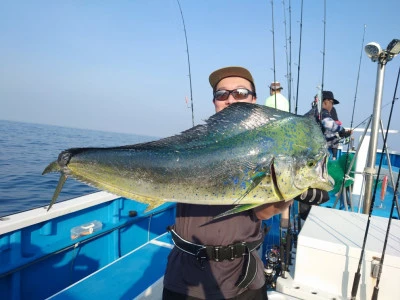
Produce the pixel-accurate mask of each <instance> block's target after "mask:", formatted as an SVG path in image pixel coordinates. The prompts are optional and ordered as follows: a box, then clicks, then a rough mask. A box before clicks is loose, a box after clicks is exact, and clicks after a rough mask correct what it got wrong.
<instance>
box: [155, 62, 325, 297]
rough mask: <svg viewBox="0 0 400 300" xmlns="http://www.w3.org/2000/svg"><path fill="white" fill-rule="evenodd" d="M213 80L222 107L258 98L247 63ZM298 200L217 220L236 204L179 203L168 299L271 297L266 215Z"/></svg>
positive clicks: (215, 101) (320, 197)
mask: <svg viewBox="0 0 400 300" xmlns="http://www.w3.org/2000/svg"><path fill="white" fill-rule="evenodd" d="M209 82H210V85H211V87H212V89H213V104H214V107H215V111H216V112H219V111H221V110H223V109H225V108H226V107H228V106H229V105H231V104H232V103H235V102H247V103H256V100H257V97H256V88H255V85H254V80H253V77H252V75H251V73H250V72H249V71H248V70H247V69H245V68H242V67H226V68H222V69H219V70H216V71H214V72H213V73H211V75H210V77H209ZM310 190H314V191H315V192H316V193H317V194H318V200H321V201H327V200H329V196H328V193H327V192H325V191H322V190H318V189H309V190H308V191H310ZM308 191H306V192H305V193H303V194H307V192H308ZM303 194H302V196H303ZM296 199H297V198H296ZM308 200H310V199H307V198H306V201H308ZM292 201H293V200H290V201H282V202H276V203H270V204H264V205H261V206H259V207H257V208H254V209H251V210H248V211H244V212H240V213H236V214H233V215H229V216H226V217H224V218H221V219H217V220H213V218H214V217H215V216H217V215H219V214H220V213H222V212H225V211H226V210H228V209H230V208H232V207H234V206H232V205H196V204H185V203H177V204H176V218H175V225H174V226H172V227H170V228H169V229H170V233H171V236H172V239H173V241H174V244H175V247H174V248H173V249H172V250H171V252H170V254H169V256H168V263H167V267H166V271H165V275H164V290H163V299H164V300H166V299H174V300H179V299H191V300H194V299H255V300H256V299H267V292H266V288H265V275H264V266H263V263H262V261H261V259H260V257H259V254H258V252H257V251H256V249H257V248H258V247H259V245H260V244H261V243H262V241H263V239H264V234H263V229H262V226H261V224H262V221H261V220H264V219H268V218H270V217H272V216H273V215H275V214H279V213H280V212H281V211H282V210H283V209H285V208H286V207H288V206H289V205H290V204H291V203H292Z"/></svg>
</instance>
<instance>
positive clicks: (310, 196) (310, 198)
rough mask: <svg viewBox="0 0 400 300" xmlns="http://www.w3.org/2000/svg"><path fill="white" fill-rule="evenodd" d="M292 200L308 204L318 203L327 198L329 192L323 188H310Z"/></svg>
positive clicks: (323, 201) (325, 200)
mask: <svg viewBox="0 0 400 300" xmlns="http://www.w3.org/2000/svg"><path fill="white" fill-rule="evenodd" d="M294 200H297V201H300V202H301V203H306V204H309V205H319V204H322V203H325V202H327V201H328V200H329V194H328V192H327V191H324V190H320V189H313V188H310V189H308V190H307V191H305V192H304V193H303V194H301V195H299V196H297V197H295V198H294Z"/></svg>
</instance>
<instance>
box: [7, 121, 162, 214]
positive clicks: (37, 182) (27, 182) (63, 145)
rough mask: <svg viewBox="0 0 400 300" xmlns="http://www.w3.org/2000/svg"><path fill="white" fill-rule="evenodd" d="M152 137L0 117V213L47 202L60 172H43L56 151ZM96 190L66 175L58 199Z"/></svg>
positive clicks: (145, 139)
mask: <svg viewBox="0 0 400 300" xmlns="http://www.w3.org/2000/svg"><path fill="white" fill-rule="evenodd" d="M154 139H156V138H154V137H148V136H138V135H132V134H123V133H112V132H103V131H94V130H85V129H76V128H67V127H59V126H51V125H39V124H30V123H21V122H11V121H3V120H0V201H1V202H0V217H2V216H6V215H10V214H13V213H16V212H20V211H25V210H29V209H32V208H37V207H41V206H45V205H48V204H49V203H50V200H51V197H52V196H53V193H54V190H55V188H56V186H57V182H58V179H59V176H60V175H59V173H50V174H46V175H42V172H43V170H44V168H45V167H46V166H47V165H48V164H49V163H50V162H52V161H54V160H56V159H57V156H58V154H59V153H60V152H61V151H62V150H65V149H67V148H72V147H92V146H93V147H111V146H122V145H129V144H136V143H139V142H145V141H150V140H154ZM95 191H97V190H96V189H94V188H91V187H88V186H87V185H84V184H82V183H79V182H77V181H75V180H73V179H68V180H67V182H66V184H65V185H64V187H63V189H62V191H61V193H60V196H59V198H58V200H57V201H65V200H68V199H71V198H73V197H76V196H79V195H84V194H88V193H93V192H95Z"/></svg>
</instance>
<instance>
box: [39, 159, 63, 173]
mask: <svg viewBox="0 0 400 300" xmlns="http://www.w3.org/2000/svg"><path fill="white" fill-rule="evenodd" d="M60 171H61V168H60V166H59V164H58V162H57V161H53V162H52V163H50V164H49V165H48V166H47V167H46V168H45V169H44V171H43V173H42V175H44V174H47V173H51V172H60Z"/></svg>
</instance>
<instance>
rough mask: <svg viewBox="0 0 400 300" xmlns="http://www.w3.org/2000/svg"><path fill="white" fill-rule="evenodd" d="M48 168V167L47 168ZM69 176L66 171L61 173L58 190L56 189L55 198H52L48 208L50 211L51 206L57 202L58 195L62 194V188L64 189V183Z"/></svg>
mask: <svg viewBox="0 0 400 300" xmlns="http://www.w3.org/2000/svg"><path fill="white" fill-rule="evenodd" d="M50 165H51V164H50ZM50 165H49V166H50ZM46 169H47V168H46ZM67 178H68V176H67V175H65V174H64V173H61V176H60V180H59V181H58V184H57V187H56V190H55V191H54V194H53V198H51V202H50V205H49V207H48V208H47V211H49V210H50V208H51V207H52V206H53V204H54V203H56V200H57V198H58V195H59V194H60V192H61V190H62V188H63V185H64V183H65V181H66V180H67Z"/></svg>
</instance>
